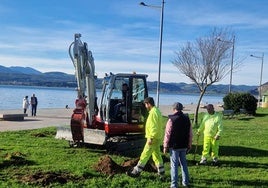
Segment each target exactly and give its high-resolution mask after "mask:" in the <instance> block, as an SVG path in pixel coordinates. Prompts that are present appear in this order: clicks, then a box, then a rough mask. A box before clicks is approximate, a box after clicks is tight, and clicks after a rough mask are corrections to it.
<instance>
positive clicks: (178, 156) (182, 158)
mask: <svg viewBox="0 0 268 188" xmlns="http://www.w3.org/2000/svg"><path fill="white" fill-rule="evenodd" d="M182 109H183V106H182V104H181V103H179V102H176V103H175V104H174V105H173V114H172V115H169V116H168V117H169V119H168V121H167V124H166V130H165V137H164V143H163V146H164V149H163V153H167V152H168V151H169V153H170V168H171V169H170V176H171V186H170V187H172V188H177V187H178V166H179V165H180V167H181V173H182V185H183V186H188V185H189V172H188V167H187V161H186V153H187V151H188V150H190V149H191V146H192V137H193V135H192V126H191V122H190V119H189V117H188V115H185V114H183V112H182Z"/></svg>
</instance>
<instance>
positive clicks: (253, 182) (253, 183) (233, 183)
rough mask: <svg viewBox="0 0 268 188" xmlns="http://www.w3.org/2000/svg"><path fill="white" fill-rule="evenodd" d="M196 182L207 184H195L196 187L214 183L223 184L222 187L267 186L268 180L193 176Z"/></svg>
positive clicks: (208, 185) (193, 180)
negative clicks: (212, 178)
mask: <svg viewBox="0 0 268 188" xmlns="http://www.w3.org/2000/svg"><path fill="white" fill-rule="evenodd" d="M192 182H194V184H201V185H202V184H205V185H204V186H198V185H197V186H194V187H210V186H213V185H214V184H222V185H223V186H222V187H240V186H249V187H267V185H268V181H267V180H232V179H229V180H222V179H218V180H215V179H214V180H211V179H202V178H192Z"/></svg>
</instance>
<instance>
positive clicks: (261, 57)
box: [250, 53, 264, 107]
mask: <svg viewBox="0 0 268 188" xmlns="http://www.w3.org/2000/svg"><path fill="white" fill-rule="evenodd" d="M250 56H251V57H255V58H259V59H261V74H260V86H259V97H258V106H259V107H261V94H262V89H261V85H262V72H263V59H264V53H262V56H255V55H250Z"/></svg>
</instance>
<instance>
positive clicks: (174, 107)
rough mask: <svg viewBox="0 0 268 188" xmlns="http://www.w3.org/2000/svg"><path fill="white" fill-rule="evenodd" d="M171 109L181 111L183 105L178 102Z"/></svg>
mask: <svg viewBox="0 0 268 188" xmlns="http://www.w3.org/2000/svg"><path fill="white" fill-rule="evenodd" d="M172 107H173V109H176V110H183V105H182V104H181V103H179V102H175V103H174V104H173V106H172Z"/></svg>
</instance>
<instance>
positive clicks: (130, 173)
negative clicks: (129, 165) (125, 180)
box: [126, 165, 144, 177]
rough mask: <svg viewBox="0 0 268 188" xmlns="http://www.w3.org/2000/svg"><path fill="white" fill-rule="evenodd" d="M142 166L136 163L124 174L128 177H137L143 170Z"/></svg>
mask: <svg viewBox="0 0 268 188" xmlns="http://www.w3.org/2000/svg"><path fill="white" fill-rule="evenodd" d="M143 168H144V167H143V166H140V165H137V166H135V167H134V168H133V169H132V170H130V171H127V172H126V174H127V175H128V176H130V177H138V176H139V175H140V173H141V172H142V170H143Z"/></svg>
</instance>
